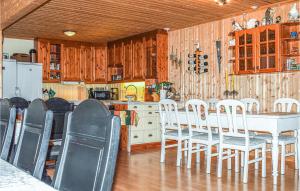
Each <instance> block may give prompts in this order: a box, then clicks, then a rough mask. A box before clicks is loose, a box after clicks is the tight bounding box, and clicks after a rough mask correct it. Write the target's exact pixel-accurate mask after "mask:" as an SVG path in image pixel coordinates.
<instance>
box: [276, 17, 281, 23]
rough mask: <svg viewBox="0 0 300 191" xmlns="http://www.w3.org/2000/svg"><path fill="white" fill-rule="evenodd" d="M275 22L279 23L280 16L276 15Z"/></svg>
mask: <svg viewBox="0 0 300 191" xmlns="http://www.w3.org/2000/svg"><path fill="white" fill-rule="evenodd" d="M275 23H277V24H278V23H281V16H277V17H276V19H275Z"/></svg>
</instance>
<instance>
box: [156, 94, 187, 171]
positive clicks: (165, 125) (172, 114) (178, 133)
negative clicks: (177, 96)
mask: <svg viewBox="0 0 300 191" xmlns="http://www.w3.org/2000/svg"><path fill="white" fill-rule="evenodd" d="M159 113H160V120H161V133H162V134H161V159H160V162H165V153H166V148H171V147H176V146H177V163H176V164H177V166H180V164H181V159H182V151H185V155H187V144H188V139H189V131H188V128H185V129H183V128H182V126H181V124H180V121H179V118H178V108H177V103H176V102H175V101H173V100H170V99H164V100H161V101H160V102H159ZM167 140H175V141H177V144H171V145H166V141H167ZM182 143H184V148H182Z"/></svg>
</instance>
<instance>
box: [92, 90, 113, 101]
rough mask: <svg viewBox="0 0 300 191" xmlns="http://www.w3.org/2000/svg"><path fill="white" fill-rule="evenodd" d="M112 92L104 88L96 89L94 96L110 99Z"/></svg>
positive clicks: (99, 98) (100, 98)
mask: <svg viewBox="0 0 300 191" xmlns="http://www.w3.org/2000/svg"><path fill="white" fill-rule="evenodd" d="M110 95H111V92H110V91H104V90H97V91H94V98H95V99H98V100H110V99H111V96H110Z"/></svg>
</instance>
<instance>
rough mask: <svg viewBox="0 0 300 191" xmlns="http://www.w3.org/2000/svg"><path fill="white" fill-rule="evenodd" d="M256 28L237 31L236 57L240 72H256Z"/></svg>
mask: <svg viewBox="0 0 300 191" xmlns="http://www.w3.org/2000/svg"><path fill="white" fill-rule="evenodd" d="M254 32H255V31H254V30H245V31H239V32H237V33H236V42H237V43H236V45H237V47H236V54H237V55H236V58H237V60H236V61H237V62H236V63H237V68H236V70H237V71H239V72H238V73H240V74H247V73H254V72H255V34H254Z"/></svg>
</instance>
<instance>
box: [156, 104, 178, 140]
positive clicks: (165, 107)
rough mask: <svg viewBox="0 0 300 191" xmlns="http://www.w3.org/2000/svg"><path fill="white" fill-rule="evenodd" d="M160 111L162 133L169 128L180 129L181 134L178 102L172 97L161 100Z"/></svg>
mask: <svg viewBox="0 0 300 191" xmlns="http://www.w3.org/2000/svg"><path fill="white" fill-rule="evenodd" d="M159 113H160V120H161V125H162V133H165V132H166V131H168V130H178V133H179V135H181V128H180V127H181V126H180V122H179V116H178V107H177V103H176V102H175V101H174V100H171V99H163V100H161V101H160V102H159Z"/></svg>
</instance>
